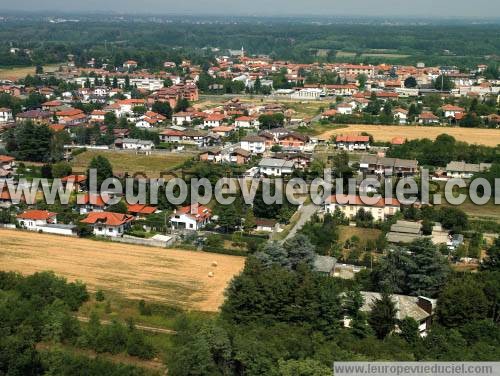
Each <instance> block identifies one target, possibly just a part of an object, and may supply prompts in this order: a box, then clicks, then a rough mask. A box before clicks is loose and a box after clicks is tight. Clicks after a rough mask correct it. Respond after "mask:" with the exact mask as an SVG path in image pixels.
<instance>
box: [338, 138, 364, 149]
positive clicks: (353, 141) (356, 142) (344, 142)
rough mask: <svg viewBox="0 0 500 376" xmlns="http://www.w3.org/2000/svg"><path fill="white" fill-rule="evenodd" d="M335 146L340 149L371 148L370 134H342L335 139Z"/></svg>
mask: <svg viewBox="0 0 500 376" xmlns="http://www.w3.org/2000/svg"><path fill="white" fill-rule="evenodd" d="M335 147H336V148H337V149H340V150H349V151H353V150H369V149H370V136H359V135H346V136H343V135H340V136H337V138H336V139H335Z"/></svg>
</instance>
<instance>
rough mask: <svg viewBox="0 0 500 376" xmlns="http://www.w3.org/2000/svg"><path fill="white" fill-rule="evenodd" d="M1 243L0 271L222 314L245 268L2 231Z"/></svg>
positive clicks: (226, 261)
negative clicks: (45, 274)
mask: <svg viewBox="0 0 500 376" xmlns="http://www.w3.org/2000/svg"><path fill="white" fill-rule="evenodd" d="M0 243H1V247H0V270H5V271H16V272H20V273H22V274H25V275H28V274H32V273H35V272H37V271H44V270H52V271H54V272H55V273H56V274H58V275H61V276H64V277H66V278H68V279H69V280H71V281H74V280H81V281H83V282H84V283H86V284H87V286H88V287H89V289H90V290H97V289H103V290H112V291H115V292H117V293H119V294H120V295H122V296H123V297H124V298H127V299H144V300H146V301H149V302H159V303H165V304H169V305H176V306H181V307H183V308H188V309H195V310H201V311H210V312H214V311H217V310H218V308H219V307H220V305H221V304H222V302H223V301H224V295H223V294H224V290H225V289H226V287H227V285H228V283H229V281H230V280H231V279H232V277H233V276H234V275H236V274H238V273H240V272H241V270H242V269H243V266H244V263H245V258H243V257H236V256H227V255H219V254H213V253H204V252H193V251H184V250H175V249H163V248H153V247H141V246H133V245H127V244H118V243H112V242H105V241H95V240H89V239H78V238H67V237H63V236H57V235H49V234H36V233H33V232H24V231H16V230H4V229H2V230H0ZM213 262H216V263H217V266H212V263H213ZM210 272H213V273H214V276H213V277H209V273H210Z"/></svg>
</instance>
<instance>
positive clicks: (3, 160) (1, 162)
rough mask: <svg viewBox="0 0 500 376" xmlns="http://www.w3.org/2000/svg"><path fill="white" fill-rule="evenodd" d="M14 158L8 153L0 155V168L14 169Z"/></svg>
mask: <svg viewBox="0 0 500 376" xmlns="http://www.w3.org/2000/svg"><path fill="white" fill-rule="evenodd" d="M15 161H16V159H15V158H14V157H11V156H9V155H0V168H1V169H3V170H7V171H12V170H13V169H14V165H15Z"/></svg>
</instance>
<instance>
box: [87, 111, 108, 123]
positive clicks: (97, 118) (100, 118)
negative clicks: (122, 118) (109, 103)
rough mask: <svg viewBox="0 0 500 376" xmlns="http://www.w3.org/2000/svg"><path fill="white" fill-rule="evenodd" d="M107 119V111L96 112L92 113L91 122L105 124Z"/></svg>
mask: <svg viewBox="0 0 500 376" xmlns="http://www.w3.org/2000/svg"><path fill="white" fill-rule="evenodd" d="M105 117H106V111H103V110H94V111H92V112H91V113H90V121H91V122H93V123H103V122H104V119H105Z"/></svg>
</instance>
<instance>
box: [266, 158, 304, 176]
mask: <svg viewBox="0 0 500 376" xmlns="http://www.w3.org/2000/svg"><path fill="white" fill-rule="evenodd" d="M294 168H295V166H294V163H293V162H292V161H287V160H284V159H276V158H263V159H262V160H261V161H260V162H259V172H260V173H261V174H262V175H266V176H277V177H279V176H283V175H291V174H292V173H293V170H294Z"/></svg>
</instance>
